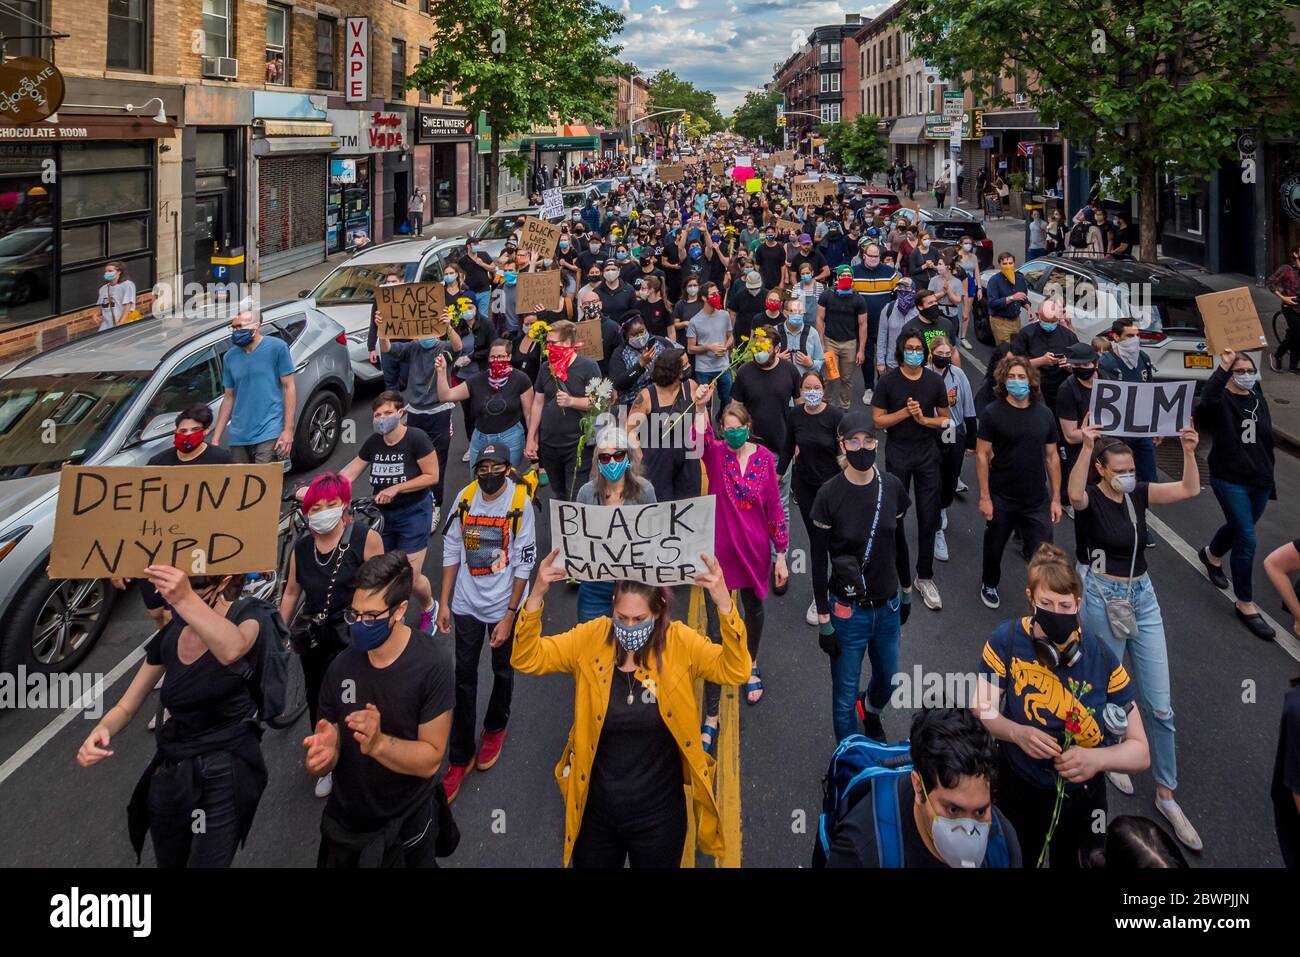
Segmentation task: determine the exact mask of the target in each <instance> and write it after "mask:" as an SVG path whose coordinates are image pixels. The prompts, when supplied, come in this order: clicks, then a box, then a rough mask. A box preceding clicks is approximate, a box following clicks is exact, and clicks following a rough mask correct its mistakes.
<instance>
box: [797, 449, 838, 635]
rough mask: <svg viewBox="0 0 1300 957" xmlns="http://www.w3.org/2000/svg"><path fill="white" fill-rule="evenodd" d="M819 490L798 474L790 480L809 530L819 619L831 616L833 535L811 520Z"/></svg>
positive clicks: (813, 583)
mask: <svg viewBox="0 0 1300 957" xmlns="http://www.w3.org/2000/svg"><path fill="white" fill-rule="evenodd" d="M818 488H819V486H817V485H813V484H811V483H809V482H805V481H803V480H802V479H800V478H799V473H798V472H795V473H794V474H793V475H791V476H790V491H791V492H792V493H794V501H795V504H796V505H798V506H799V515H800V517H802V518H803V527H804V528H805V529H807V530H808V571H809V572H810V573H811V574H812V587H813V600H814V601H816V602H817V613H818V614H819V615H829V614H830V612H831V604H830V598H829V597H828V596H827V588H828V587H829V585H830V566H831V556H830V533H829V532H827V531H826V529H824V528H818V527H817V525H816V524H815V523H814V522H813V520H812V507H813V502H814V501H815V500H816V498H817V489H818Z"/></svg>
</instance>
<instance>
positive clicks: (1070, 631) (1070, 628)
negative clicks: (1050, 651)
mask: <svg viewBox="0 0 1300 957" xmlns="http://www.w3.org/2000/svg"><path fill="white" fill-rule="evenodd" d="M1034 623H1035V624H1037V625H1038V627H1039V628H1041V629H1043V634H1044V635H1046V636H1047V640H1048V641H1050V642H1051V643H1052V644H1054V645H1055V646H1056V647H1057V648H1064V647H1065V646H1066V645H1068V644H1069V643H1070V639H1071V638H1072V637H1073V635H1074V633H1075V632H1076V631H1078V630H1079V616H1078V614H1077V613H1075V614H1069V613H1066V612H1059V611H1048V610H1047V609H1046V608H1035V609H1034Z"/></svg>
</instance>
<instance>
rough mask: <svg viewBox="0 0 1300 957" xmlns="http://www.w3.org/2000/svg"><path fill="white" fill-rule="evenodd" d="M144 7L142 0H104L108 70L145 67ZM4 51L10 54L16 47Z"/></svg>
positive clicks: (146, 51) (146, 39)
mask: <svg viewBox="0 0 1300 957" xmlns="http://www.w3.org/2000/svg"><path fill="white" fill-rule="evenodd" d="M32 6H35V4H32ZM145 9H146V8H145V0H108V68H109V69H110V70H142V71H143V70H146V69H148V67H147V62H146V61H147V57H148V51H149V43H148V34H147V33H146V32H145V31H146V25H145ZM24 32H28V31H24ZM8 52H10V53H11V54H12V53H13V52H16V51H13V50H10V51H8Z"/></svg>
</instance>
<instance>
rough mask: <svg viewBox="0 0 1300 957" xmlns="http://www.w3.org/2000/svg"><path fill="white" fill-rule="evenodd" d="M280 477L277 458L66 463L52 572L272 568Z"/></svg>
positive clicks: (120, 574)
mask: <svg viewBox="0 0 1300 957" xmlns="http://www.w3.org/2000/svg"><path fill="white" fill-rule="evenodd" d="M283 480H284V470H283V469H282V468H281V466H280V465H279V464H278V463H271V464H269V465H145V466H132V465H100V466H95V465H67V466H64V468H63V471H62V472H61V473H60V475H59V501H58V506H57V508H56V510H55V515H54V546H53V548H52V549H51V551H50V571H49V574H50V577H51V578H143V577H144V570H145V568H147V567H148V566H150V565H171V566H173V567H175V568H179V569H180V570H181V571H183V572H185V573H186V574H187V575H237V574H240V573H242V572H264V571H270V570H271V569H273V568H275V563H276V548H275V543H276V533H277V529H278V525H279V521H280V485H281V483H282V482H283Z"/></svg>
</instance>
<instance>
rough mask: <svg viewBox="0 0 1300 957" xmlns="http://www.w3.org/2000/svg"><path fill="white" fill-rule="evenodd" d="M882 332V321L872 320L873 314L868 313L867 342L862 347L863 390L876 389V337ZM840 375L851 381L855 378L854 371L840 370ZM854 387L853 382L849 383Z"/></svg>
mask: <svg viewBox="0 0 1300 957" xmlns="http://www.w3.org/2000/svg"><path fill="white" fill-rule="evenodd" d="M879 332H880V320H879V319H878V318H877V319H873V318H871V313H867V341H866V343H865V344H864V345H863V346H862V366H861V369H862V388H864V389H874V388H875V387H876V335H877V333H879ZM840 375H847V376H848V377H849V378H850V380H851V379H852V378H853V370H852V369H849V370H848V371H847V372H846V371H845V370H844V369H841V370H840ZM849 385H850V386H852V382H851V381H850V383H849Z"/></svg>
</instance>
